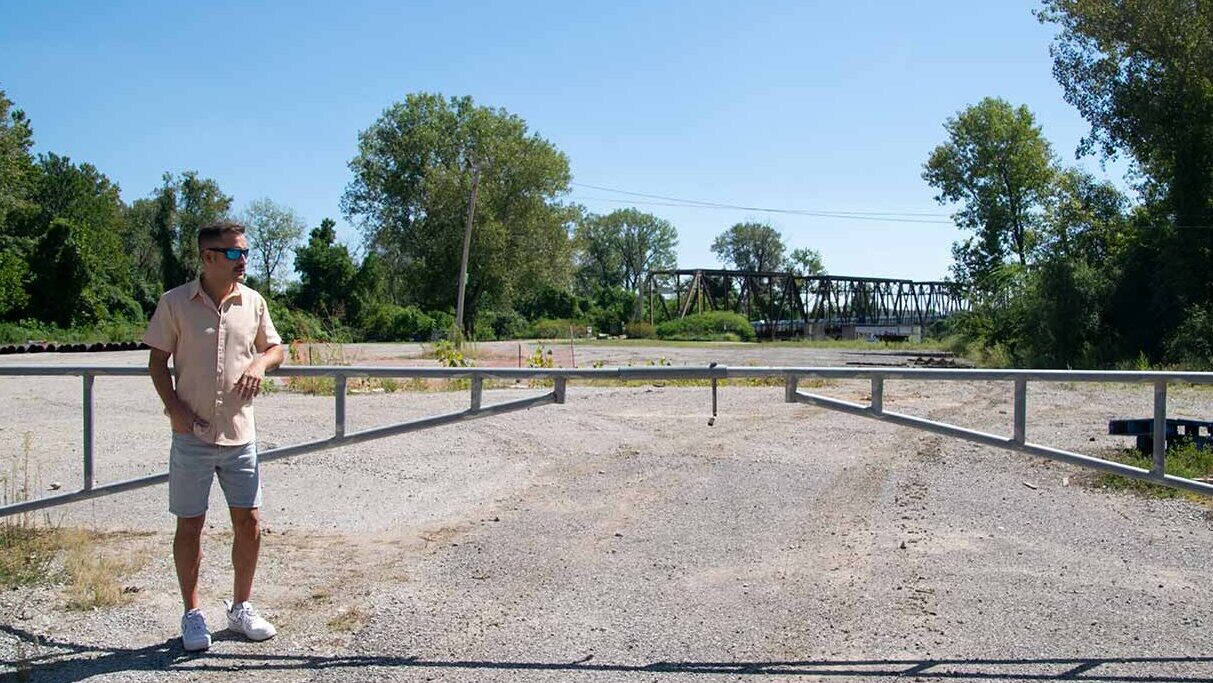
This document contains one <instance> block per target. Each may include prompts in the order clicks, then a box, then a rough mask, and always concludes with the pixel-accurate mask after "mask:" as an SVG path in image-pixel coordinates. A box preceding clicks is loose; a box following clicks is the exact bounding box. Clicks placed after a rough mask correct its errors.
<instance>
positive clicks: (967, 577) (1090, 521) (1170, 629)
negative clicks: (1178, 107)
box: [0, 344, 1213, 681]
mask: <svg viewBox="0 0 1213 683" xmlns="http://www.w3.org/2000/svg"><path fill="white" fill-rule="evenodd" d="M418 352H419V349H418V348H417V347H415V346H407V345H396V346H388V345H365V346H359V347H349V348H347V349H346V350H345V355H346V359H347V360H351V361H354V362H357V363H367V364H370V363H410V362H427V363H429V362H432V361H418V360H417V359H416V358H415V356H416V355H417V354H418ZM483 352H484V353H485V354H486V355H488V354H492V355H495V356H497V357H499V359H505V360H503V361H502V362H503V363H507V362H508V359H509V358H511V357H512V356H513V355H514V353H515V350H514V346H513V345H511V344H501V345H484V346H483ZM576 354H577V362H578V365H583V366H584V365H588V364H590V363H591V362H593V361H602V362H604V363H606V364H608V365H617V364H618V365H623V364H627V363H629V362H631V363H635V364H643V363H645V362H647V361H651V360H656V359H658V358H665V359H667V360H668V361H669V362H672V363H674V364H675V365H682V364H694V365H703V364H706V363H707V362H709V361H717V362H720V363H722V364H727V365H747V364H750V365H752V364H758V365H802V366H805V365H844V364H846V363H848V362H851V363H856V362H859V363H888V362H898V358H897V357H896V356H892V355H888V354H884V353H881V352H869V353H864V352H859V351H846V350H833V349H804V348H795V347H765V348H763V347H757V346H753V345H744V346H737V345H704V346H702V347H656V348H643V347H622V346H603V347H578V348H577V349H576ZM901 360H904V359H901ZM145 362H146V355H145V354H144V353H138V352H127V353H112V354H89V355H87V356H82V355H63V356H57V355H50V354H48V355H41V356H22V357H14V356H7V357H4V358H0V366H2V365H14V364H29V363H40V364H81V363H88V364H109V365H112V364H132V365H142V364H144V363H145ZM866 389H867V387H866V385H864V384H860V383H850V382H837V383H832V384H830V385H827V386H823V387H820V388H818V389H815V390H816V391H819V392H821V393H824V394H827V395H831V396H836V397H840V398H846V399H851V400H861V399H863V398H864V397H865V396H866V393H867V392H866ZM540 391H542V390H540V389H530V388H525V387H519V388H510V389H500V390H495V391H491V392H488V393H486V396H485V403H486V404H489V403H492V402H495V401H499V400H509V399H512V398H518V397H521V396H524V395H531V394H534V393H539V392H540ZM96 397H97V399H96V400H97V406H98V416H97V435H98V443H97V461H98V467H97V476H98V478H99V479H100V480H101V481H114V480H118V479H124V478H128V477H132V476H138V475H141V474H150V473H154V472H158V471H162V470H163V469H164V468H165V467H166V461H167V448H168V432H167V421H166V419H165V418H164V417H163V416H162V415H161V412H160V408H159V405H158V401H157V399H156V397H155V394H154V392H153V391H152V388H151V383H150V381H149V380H146V379H143V378H138V379H134V378H130V379H123V378H99V379H98V380H97V383H96ZM1169 400H1170V405H1171V413H1170V414H1171V415H1172V416H1186V417H1203V418H1205V419H1208V418H1209V417H1210V416H1211V415H1213V391H1210V390H1208V389H1193V388H1185V387H1172V388H1171V391H1170V395H1169ZM79 401H80V381H79V380H78V379H75V378H70V379H69V378H65V379H56V378H12V377H7V378H4V379H2V380H0V457H2V458H3V462H0V466H2V467H3V470H0V471H2V472H4V473H5V477H6V479H7V480H8V481H10V482H11V480H12V479H13V478H14V475H19V474H20V473H21V472H22V468H23V467H24V463H25V462H26V457H25V455H24V450H23V441H24V440H25V435H26V434H29V435H30V439H29V441H30V446H29V451H30V456H29V459H28V462H29V463H30V465H29V467H30V472H31V474H30V477H31V480H33V481H34V482H35V483H36V485H37V488H38V489H39V491H40V492H45V489H47V488H48V487H49V486H51V485H52V483H60V484H61V485H62V486H63V487H64V488H65V489H71V488H77V487H78V483H77V482H78V479H79V473H78V469H79V458H80V424H79ZM1029 403H1030V416H1031V420H1030V422H1029V425H1028V436H1029V439H1030V440H1032V441H1035V442H1039V443H1045V444H1048V445H1052V446H1058V447H1062V448H1068V449H1072V450H1078V451H1081V452H1086V453H1092V454H1099V453H1101V452H1105V453H1106V452H1107V450H1108V449H1110V448H1113V447H1117V446H1126V445H1128V441H1127V440H1118V439H1117V438H1115V437H1109V436H1107V435H1106V429H1107V427H1106V425H1107V420H1108V419H1109V418H1113V417H1147V416H1150V415H1151V414H1152V408H1151V405H1152V404H1151V394H1150V390H1149V388H1148V387H1145V386H1140V387H1131V386H1120V385H1114V386H1093V385H1067V384H1057V385H1044V384H1031V385H1030V386H1029ZM466 404H467V395H466V393H463V392H451V393H445V392H432V393H417V392H397V393H390V394H388V393H380V394H367V395H359V396H353V397H351V398H350V400H349V415H350V418H349V422H350V424H349V426H348V428H349V429H359V428H365V427H370V426H373V425H376V424H383V423H387V422H390V421H398V420H404V419H409V418H411V417H419V416H423V415H427V414H437V413H442V412H448V411H452V410H458V409H462V408H463V407H465V406H466ZM885 405H886V408H887V409H888V410H896V411H899V412H906V413H910V414H915V415H922V416H927V417H931V418H934V419H947V420H950V421H953V422H955V423H957V424H961V425H964V426H967V427H971V428H975V429H982V430H986V431H995V432H1000V433H1007V432H1009V429H1010V415H1009V414H1010V412H1011V405H1010V387H1009V386H1004V385H1000V384H993V383H968V384H958V383H943V382H934V383H914V382H891V383H888V384H887V385H886V388H885ZM710 408H711V406H710V395H709V392H708V390H707V389H706V388H674V387H665V386H648V387H600V386H593V387H587V386H578V385H577V384H573V385H571V386H570V388H569V395H568V402H567V403H566V404H565V405H560V406H544V407H541V408H536V409H533V410H530V411H526V412H522V413H513V414H510V415H505V416H498V417H492V418H488V419H484V420H475V421H471V422H465V423H461V424H458V425H451V426H446V427H440V428H436V429H432V430H427V431H423V432H418V433H414V434H409V435H405V436H399V437H393V438H389V439H385V440H379V441H373V442H370V443H366V444H361V445H358V446H352V447H347V448H341V449H334V450H330V451H326V452H321V453H315V454H311V455H304V456H299V457H296V458H293V459H289V460H285V461H278V462H274V463H269V464H267V465H266V466H265V471H264V477H265V482H266V491H265V495H266V498H265V507H264V518H265V524H266V526H267V530H266V535H265V537H264V544H263V548H262V560H261V565H260V567H259V570H258V584H257V589H256V595H255V598H254V599H255V600H256V601H257V603H258V604H259V605H260V606H261V607H262V610H263V611H264V612H266V613H267V614H268V615H269V616H270V617H271V618H273V619H274V620H275V621H276V622H277V623H278V625H279V631H280V635H279V636H278V637H277V638H275V639H274V640H271V641H269V642H266V643H261V644H252V643H247V642H243V641H240V640H237V639H235V638H234V637H231V636H230V635H229V634H226V633H223V632H219V633H218V634H217V642H216V643H215V645H214V646H213V647H212V648H211V650H210V651H209V652H208V653H206V654H202V655H196V656H193V655H187V654H186V653H184V652H183V651H182V650H181V648H180V641H179V639H178V637H177V636H178V631H177V628H178V623H177V622H178V619H179V616H180V606H179V598H178V596H177V594H176V583H175V578H174V577H173V573H172V568H171V559H170V556H169V542H170V539H171V528H172V519H171V517H170V516H169V515H168V513H167V511H166V498H167V494H166V490H165V487H163V486H157V487H151V488H148V489H142V490H139V491H135V492H130V493H125V494H120V495H116V496H111V497H108V498H103V499H98V500H93V501H88V502H84V503H78V504H74V505H71V506H67V507H64V508H60V509H57V510H56V511H54V512H53V513H52V514H51V521H52V523H55V524H62V525H64V526H71V527H86V528H91V529H96V530H99V531H104V532H106V535H105V536H104V537H103V538H101V539H100V540H98V541H97V551H98V552H99V553H102V554H106V555H114V556H121V557H124V558H131V559H133V560H134V561H135V562H136V564H137V565H138V566H139V568H138V569H137V570H135V571H133V573H131V574H130V575H129V576H126V577H125V578H124V579H123V584H124V585H126V586H129V587H130V588H131V589H132V590H134V591H137V592H135V593H134V595H133V600H132V601H131V603H130V604H128V605H126V606H123V607H118V608H110V609H103V610H96V611H89V612H78V611H70V610H68V609H66V607H65V597H64V590H63V587H61V586H45V587H40V588H36V589H21V590H16V591H9V592H7V593H5V594H3V595H0V674H3V673H5V672H12V671H13V670H14V669H20V670H21V671H22V672H23V675H28V677H29V679H30V680H35V681H78V680H86V679H88V680H94V679H95V680H106V681H110V680H113V681H145V680H162V679H166V678H171V679H174V680H176V679H182V680H227V679H236V678H240V679H245V680H258V681H304V680H306V681H363V680H365V681H372V680H375V681H379V680H385V679H386V680H401V681H413V680H417V681H426V680H440V681H485V680H492V681H498V680H501V681H600V680H601V681H606V680H635V681H678V680H684V679H685V680H751V679H754V678H755V677H756V678H757V679H758V680H771V681H779V680H798V681H799V680H823V679H840V678H841V679H851V680H886V679H892V678H897V677H898V676H899V675H901V677H902V678H912V679H914V680H956V679H961V680H969V679H973V680H996V681H1020V680H1097V681H1208V680H1213V653H1211V651H1210V636H1209V632H1210V631H1209V629H1210V626H1213V580H1211V579H1213V569H1211V568H1210V562H1209V550H1210V548H1213V516H1211V515H1210V513H1209V511H1208V510H1209V508H1208V507H1207V506H1206V505H1203V504H1201V503H1199V502H1191V501H1188V500H1156V499H1147V498H1142V497H1138V496H1135V495H1132V494H1126V493H1122V492H1113V491H1109V490H1105V489H1101V488H1099V487H1098V486H1097V485H1095V483H1094V478H1093V475H1090V474H1088V473H1085V472H1079V471H1077V470H1075V469H1073V468H1070V467H1067V466H1063V465H1059V464H1055V463H1051V462H1047V461H1043V460H1038V459H1034V458H1029V457H1026V456H1023V455H1019V454H1014V453H1010V452H1007V451H1001V450H997V449H991V448H986V447H982V446H977V445H973V444H968V443H965V442H961V441H955V440H950V439H944V438H941V437H937V436H933V435H930V434H926V433H923V432H916V431H912V430H908V429H903V428H898V427H895V426H891V425H887V424H884V423H880V422H876V421H873V420H866V419H864V418H860V417H851V416H846V415H842V414H838V413H833V412H827V411H824V410H821V409H818V408H814V407H810V406H807V405H793V404H786V403H784V402H783V390H782V388H778V387H770V388H767V387H724V388H722V389H721V393H720V412H721V415H720V418H719V419H718V420H717V422H716V425H715V426H714V427H708V426H707V417H708V415H709V414H710ZM258 427H259V441H261V443H262V444H263V446H268V445H271V444H288V443H294V442H298V441H302V440H306V439H313V438H322V437H325V436H328V435H329V434H330V433H331V431H332V399H331V397H312V396H303V395H298V394H292V393H286V392H280V393H276V394H272V395H268V396H264V397H261V398H259V399H258ZM223 507H224V506H223V502H222V498H221V496H220V494H219V492H218V487H217V486H216V487H215V490H214V491H213V495H212V499H211V509H212V511H213V514H212V518H211V520H210V529H209V530H208V536H207V544H206V552H207V558H206V559H205V560H204V567H203V576H202V582H201V589H202V592H203V594H204V596H205V598H204V599H205V600H206V601H207V607H206V611H207V616H208V618H209V620H210V623H211V625H212V630H218V627H217V626H216V625H222V605H221V602H220V601H221V599H222V598H224V597H226V596H227V592H228V591H229V590H230V581H231V572H230V568H229V566H228V563H227V557H226V556H227V552H228V543H229V542H230V535H229V534H228V532H227V526H228V525H227V521H226V519H225V517H226V515H225V514H224V512H223ZM35 639H36V640H37V643H36V644H34V640H35ZM253 677H255V678H253Z"/></svg>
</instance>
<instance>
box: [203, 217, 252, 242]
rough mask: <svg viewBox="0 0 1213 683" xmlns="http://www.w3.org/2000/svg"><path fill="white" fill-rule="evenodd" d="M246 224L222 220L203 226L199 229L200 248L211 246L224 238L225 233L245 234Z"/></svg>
mask: <svg viewBox="0 0 1213 683" xmlns="http://www.w3.org/2000/svg"><path fill="white" fill-rule="evenodd" d="M243 234H244V226H243V225H241V224H239V223H237V222H236V221H229V220H222V221H216V222H214V223H211V224H210V225H206V226H203V227H202V228H200V229H199V230H198V248H199V249H204V248H206V247H211V246H214V245H216V244H218V243H219V242H221V241H222V240H223V236H224V235H243Z"/></svg>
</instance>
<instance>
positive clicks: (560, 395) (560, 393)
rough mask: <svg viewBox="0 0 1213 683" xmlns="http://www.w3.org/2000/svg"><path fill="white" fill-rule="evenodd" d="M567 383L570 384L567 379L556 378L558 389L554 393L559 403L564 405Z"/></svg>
mask: <svg viewBox="0 0 1213 683" xmlns="http://www.w3.org/2000/svg"><path fill="white" fill-rule="evenodd" d="M567 383H568V379H566V378H564V377H557V378H555V385H556V387H555V390H554V391H553V392H552V393H553V394H554V395H555V396H556V402H557V403H564V393H565V389H566V385H567Z"/></svg>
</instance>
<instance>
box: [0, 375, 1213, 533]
mask: <svg viewBox="0 0 1213 683" xmlns="http://www.w3.org/2000/svg"><path fill="white" fill-rule="evenodd" d="M269 374H270V376H274V377H332V378H333V379H334V392H333V398H334V415H333V423H334V424H333V436H331V437H329V438H327V439H320V440H317V441H309V442H306V443H301V444H296V445H293V446H283V447H280V448H274V449H270V450H267V451H264V452H262V453H260V454H259V457H260V459H261V461H262V462H268V461H271V460H277V459H279V458H285V457H289V456H294V455H301V454H303V453H310V452H313V451H318V450H324V449H327V448H333V447H336V446H346V445H350V444H354V443H359V442H362V441H369V440H372V439H379V438H383V437H387V436H395V435H397V434H404V433H406V432H412V431H417V430H420V429H428V428H430V427H437V426H440V425H445V424H450V423H452V422H459V421H462V420H470V419H476V418H481V417H488V416H491V415H499V414H503V413H508V412H513V411H517V410H525V409H527V408H532V407H536V406H541V405H547V404H550V403H564V402H565V398H566V393H567V386H568V382H570V381H575V380H598V381H619V382H626V381H637V380H711V381H712V384H713V396H712V398H713V409H714V408H715V385H716V382H717V381H719V380H724V379H756V378H766V379H769V378H782V379H783V381H784V387H785V395H784V398H785V400H786V401H787V402H789V403H808V404H812V405H816V406H819V407H822V408H826V409H829V410H835V411H839V412H843V413H848V414H851V415H860V416H863V417H869V418H873V419H877V420H882V421H885V422H891V423H894V424H898V425H902V426H906V427H912V428H915V429H922V430H925V431H928V432H933V433H936V434H943V435H945V436H951V437H955V438H959V439H964V440H967V441H972V442H975V443H979V444H983V445H987V446H994V447H996V448H1004V449H1008V450H1013V451H1018V452H1022V453H1028V454H1030V455H1036V456H1040V457H1044V458H1049V459H1052V460H1058V461H1061V462H1066V463H1070V464H1073V465H1079V466H1082V467H1090V468H1094V469H1099V470H1103V471H1106V472H1111V473H1114V474H1119V475H1122V476H1125V477H1131V478H1134V479H1142V480H1145V481H1149V482H1153V483H1156V484H1161V485H1164V486H1170V487H1173V488H1177V489H1183V490H1186V491H1192V492H1195V493H1200V494H1204V495H1208V496H1213V483H1209V482H1204V481H1196V480H1192V479H1185V478H1182V477H1176V476H1174V475H1169V474H1166V457H1167V453H1166V438H1165V433H1166V430H1165V425H1166V417H1167V386H1168V385H1170V384H1213V373H1210V372H1129V371H1123V372H1122V371H1072V370H951V369H921V368H906V369H897V368H829V367H825V368H815V367H728V366H724V365H711V366H706V367H678V368H675V367H666V366H656V367H627V368H593V369H565V368H553V369H543V368H418V367H373V366H285V367H282V368H279V369H277V370H275V371H274V372H272V373H269ZM0 376H15V377H38V376H41V377H48V376H69V377H70V376H75V377H81V378H82V379H83V397H82V410H83V428H84V434H83V437H84V441H83V482H82V488H81V489H80V490H78V491H74V492H70V493H64V494H57V495H53V496H46V497H43V498H38V499H35V500H27V501H21V502H16V503H10V504H8V505H4V506H0V517H4V516H8V515H13V514H17V513H21V512H28V511H32V510H39V509H44V508H49V507H54V506H57V505H63V504H65V503H72V502H76V501H80V500H86V499H89V498H96V497H98V496H104V495H110V494H114V493H120V492H123V491H130V490H132V489H137V488H143V487H145V486H152V485H155V484H160V483H164V482H166V481H168V473H167V472H165V473H161V474H154V475H150V476H146V477H140V478H137V479H128V480H125V481H118V482H112V483H109V484H102V485H96V483H95V477H94V458H93V455H94V453H93V384H94V381H95V379H96V378H97V377H146V376H147V369H146V368H143V367H138V366H32V365H18V366H8V367H4V366H0ZM362 377H389V378H400V379H404V378H414V379H468V380H470V405H469V407H468V409H467V410H462V411H459V412H455V413H448V414H444V415H435V416H432V417H426V418H421V419H418V420H412V421H408V422H401V423H397V424H392V425H387V426H383V427H375V428H373V429H366V430H362V431H358V432H352V433H347V432H346V430H345V412H346V410H345V407H346V393H347V392H346V383H347V381H348V380H349V379H350V378H362ZM801 378H818V379H843V380H857V379H858V380H869V381H870V382H871V386H872V390H871V401H870V403H869V404H867V405H864V404H861V403H852V402H849V401H843V400H840V399H836V398H831V397H828V396H821V395H818V394H812V393H807V392H804V391H801V390H800V389H799V388H798V383H799V380H800V379H801ZM490 379H497V380H521V379H545V380H551V381H552V386H553V389H552V391H550V392H547V393H544V394H541V395H539V396H532V397H529V398H524V399H517V400H513V401H507V402H504V403H497V404H493V405H489V406H485V405H483V404H482V401H481V399H482V397H483V390H484V382H485V380H490ZM887 380H915V381H1007V382H1011V383H1012V385H1013V387H1014V391H1013V396H1014V400H1013V406H1014V409H1013V415H1012V424H1011V429H1012V433H1011V435H1010V436H1000V435H997V434H989V433H986V432H979V431H974V430H971V429H966V428H964V427H959V426H956V425H952V424H948V423H946V422H936V421H934V420H928V419H925V418H921V417H915V416H913V415H904V414H901V413H895V412H890V411H886V410H885V409H884V383H885V381H887ZM1029 381H1032V382H1094V383H1104V384H1113V383H1135V384H1150V385H1153V388H1154V426H1155V427H1154V432H1153V439H1154V444H1153V445H1154V448H1153V463H1152V466H1151V468H1150V469H1148V470H1146V469H1141V468H1138V467H1132V466H1130V465H1125V464H1122V463H1117V462H1112V461H1108V460H1101V459H1099V458H1093V457H1091V456H1088V455H1083V454H1081V453H1073V452H1070V451H1065V450H1061V449H1057V448H1051V447H1049V446H1044V445H1041V444H1034V443H1030V442H1028V440H1027V385H1028V382H1029ZM148 387H149V388H150V387H151V382H150V380H149V382H148Z"/></svg>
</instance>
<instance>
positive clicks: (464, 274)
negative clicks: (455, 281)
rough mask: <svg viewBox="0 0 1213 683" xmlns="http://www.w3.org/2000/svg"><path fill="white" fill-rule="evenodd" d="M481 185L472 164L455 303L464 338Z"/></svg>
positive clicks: (476, 166)
mask: <svg viewBox="0 0 1213 683" xmlns="http://www.w3.org/2000/svg"><path fill="white" fill-rule="evenodd" d="M479 187H480V166H479V164H473V165H472V194H471V196H470V197H468V222H467V228H465V229H464V231H463V259H462V260H460V261H459V301H458V303H457V304H456V305H455V327H456V328H457V329H458V330H459V339H460V341H462V340H463V333H464V328H463V292H464V290H465V289H466V288H467V284H468V251H470V250H471V248H472V216H474V215H475V213H476V190H477V189H478V188H479Z"/></svg>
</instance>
